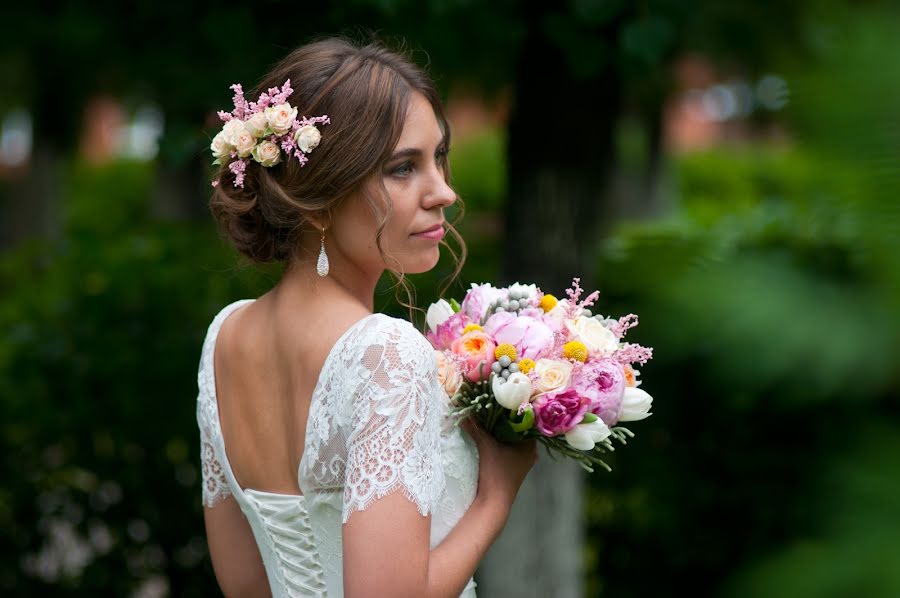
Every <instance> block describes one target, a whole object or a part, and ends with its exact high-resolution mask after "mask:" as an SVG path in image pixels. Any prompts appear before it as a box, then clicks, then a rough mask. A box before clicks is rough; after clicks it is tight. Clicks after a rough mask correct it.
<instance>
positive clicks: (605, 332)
mask: <svg viewBox="0 0 900 598" xmlns="http://www.w3.org/2000/svg"><path fill="white" fill-rule="evenodd" d="M565 324H566V328H568V329H569V332H570V333H571V334H572V335H573V336H575V337H576V338H577V339H578V340H580V341H581V342H583V343H584V345H585V346H586V347H587V349H588V352H590V353H596V354H597V355H599V356H600V357H609V356H610V355H612V354H613V353H614V352H615V350H616V349H618V348H619V339H617V338H616V335H615V334H613V333H612V331H611V330H610V329H609V328H607V327H606V326H604V325H603V324H601V323H600V322H598V321H597V319H596V318H590V317H586V316H578V317H577V318H575V319H574V320H566V322H565Z"/></svg>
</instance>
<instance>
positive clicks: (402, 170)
mask: <svg viewBox="0 0 900 598" xmlns="http://www.w3.org/2000/svg"><path fill="white" fill-rule="evenodd" d="M411 172H412V162H404V163H403V164H401V165H400V166H398V167H397V168H395V169H394V170H392V171H391V174H392V175H393V176H398V177H407V176H409V174H410V173H411Z"/></svg>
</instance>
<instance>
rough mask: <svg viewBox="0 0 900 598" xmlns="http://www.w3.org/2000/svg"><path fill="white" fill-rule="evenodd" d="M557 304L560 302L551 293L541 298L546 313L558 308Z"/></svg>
mask: <svg viewBox="0 0 900 598" xmlns="http://www.w3.org/2000/svg"><path fill="white" fill-rule="evenodd" d="M557 303H559V301H557V299H556V297H554V296H553V295H551V294H550V293H547V294H546V295H544V296H543V298H541V309H543V310H544V313H546V312H548V311H550V310H551V309H553V308H554V307H556V304H557Z"/></svg>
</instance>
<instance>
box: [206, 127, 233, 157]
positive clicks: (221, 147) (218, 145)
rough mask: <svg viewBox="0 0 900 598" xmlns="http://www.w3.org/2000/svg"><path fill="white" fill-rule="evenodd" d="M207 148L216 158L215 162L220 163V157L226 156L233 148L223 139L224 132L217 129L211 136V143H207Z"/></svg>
mask: <svg viewBox="0 0 900 598" xmlns="http://www.w3.org/2000/svg"><path fill="white" fill-rule="evenodd" d="M209 149H210V150H212V155H213V158H215V159H216V163H218V164H221V163H222V159H223V158H227V157H228V156H229V154H231V150H233V149H234V148H233V147H232V146H231V145H229V144H228V142H227V141H225V133H224V132H223V131H219V132H218V133H217V134H216V136H215V137H213V140H212V143H210V144H209Z"/></svg>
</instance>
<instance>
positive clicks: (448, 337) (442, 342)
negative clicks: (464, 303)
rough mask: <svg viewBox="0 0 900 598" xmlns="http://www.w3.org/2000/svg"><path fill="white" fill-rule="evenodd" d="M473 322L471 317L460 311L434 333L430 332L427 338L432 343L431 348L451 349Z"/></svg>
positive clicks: (439, 325)
mask: <svg viewBox="0 0 900 598" xmlns="http://www.w3.org/2000/svg"><path fill="white" fill-rule="evenodd" d="M470 322H471V320H470V319H469V316H467V315H466V314H464V313H463V312H461V311H459V312H456V313H455V314H453V315H452V316H450V317H449V318H447V319H446V320H444V321H443V322H442V323H440V324H438V326H437V328H435V330H434V332H428V333H427V334H426V335H425V338H427V339H428V341H429V342H430V343H431V346H432V347H434V348H435V349H438V350H441V351H442V350H444V349H449V348H450V345H451V344H453V341H455V340H456V339H458V338H459V337H461V336H462V331H463V328H465V327H466V324H469V323H470Z"/></svg>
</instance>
